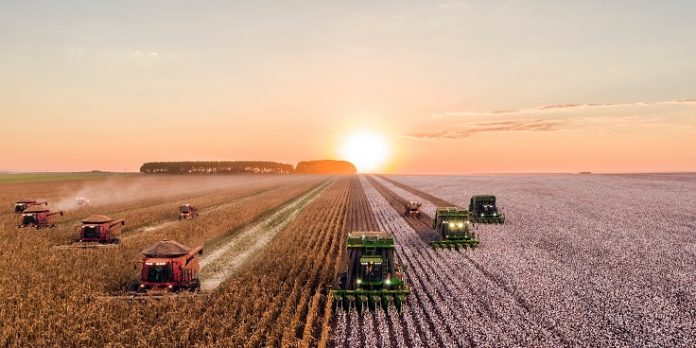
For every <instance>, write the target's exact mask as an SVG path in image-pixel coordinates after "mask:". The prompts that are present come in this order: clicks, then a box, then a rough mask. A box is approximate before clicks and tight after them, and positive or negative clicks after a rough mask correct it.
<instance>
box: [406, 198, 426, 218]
mask: <svg viewBox="0 0 696 348" xmlns="http://www.w3.org/2000/svg"><path fill="white" fill-rule="evenodd" d="M422 205H423V204H422V203H421V202H416V201H410V202H406V204H404V208H406V211H405V212H404V215H405V216H406V217H417V218H420V216H421V212H420V207H421V206H422Z"/></svg>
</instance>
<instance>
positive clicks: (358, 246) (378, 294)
mask: <svg viewBox="0 0 696 348" xmlns="http://www.w3.org/2000/svg"><path fill="white" fill-rule="evenodd" d="M347 249H348V250H347V256H346V260H347V271H346V272H344V273H342V274H341V275H340V276H339V278H338V279H337V280H336V282H335V284H334V287H333V289H332V290H331V292H332V293H333V295H334V303H335V308H336V309H337V310H339V309H346V310H350V309H351V308H355V309H357V310H358V311H359V312H362V311H366V310H376V309H377V308H380V307H381V308H383V309H385V310H386V309H388V308H389V307H390V306H392V305H393V306H395V307H396V308H397V309H401V307H402V305H403V302H404V301H405V299H406V296H407V295H408V294H409V293H410V292H411V291H410V289H409V287H408V285H406V283H405V282H404V279H403V276H402V274H401V270H400V268H399V266H398V264H397V263H396V259H395V257H394V251H395V249H394V237H393V236H392V235H391V234H390V233H387V232H351V233H349V234H348V241H347Z"/></svg>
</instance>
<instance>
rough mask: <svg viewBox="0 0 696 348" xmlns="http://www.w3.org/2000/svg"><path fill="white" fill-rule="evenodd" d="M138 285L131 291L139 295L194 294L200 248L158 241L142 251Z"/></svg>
mask: <svg viewBox="0 0 696 348" xmlns="http://www.w3.org/2000/svg"><path fill="white" fill-rule="evenodd" d="M142 254H143V259H142V261H141V262H140V263H141V268H140V281H139V282H137V283H134V284H133V285H131V289H130V290H131V291H133V293H134V294H140V295H154V296H156V295H164V294H167V293H171V292H179V291H192V292H195V291H198V290H199V289H200V281H199V280H198V272H199V271H200V268H201V267H200V264H199V257H198V256H199V255H202V254H203V246H202V245H201V246H197V247H195V248H189V247H187V246H185V245H182V244H179V243H177V242H175V241H173V240H162V241H159V242H157V243H155V244H153V245H151V246H150V247H149V248H147V249H145V250H143V251H142Z"/></svg>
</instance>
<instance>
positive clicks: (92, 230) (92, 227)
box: [78, 215, 126, 244]
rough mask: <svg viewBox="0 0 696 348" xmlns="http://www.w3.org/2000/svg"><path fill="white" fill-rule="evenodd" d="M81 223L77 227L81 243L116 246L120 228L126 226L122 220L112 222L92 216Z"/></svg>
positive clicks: (99, 216) (101, 217)
mask: <svg viewBox="0 0 696 348" xmlns="http://www.w3.org/2000/svg"><path fill="white" fill-rule="evenodd" d="M81 222H82V226H79V227H78V229H79V232H80V240H79V241H80V242H81V243H100V244H117V243H118V242H119V240H118V238H117V237H118V235H119V234H121V226H125V225H126V220H124V219H119V220H116V221H114V219H112V218H110V217H108V216H104V215H92V216H90V217H88V218H86V219H84V220H82V221H81Z"/></svg>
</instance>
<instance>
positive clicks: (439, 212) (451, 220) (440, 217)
mask: <svg viewBox="0 0 696 348" xmlns="http://www.w3.org/2000/svg"><path fill="white" fill-rule="evenodd" d="M433 229H434V230H435V232H436V233H437V234H438V235H440V238H441V239H440V240H438V241H431V242H430V246H432V247H433V248H436V249H437V248H448V249H452V248H454V249H457V250H459V248H464V249H466V248H475V247H477V246H478V244H479V240H478V238H476V235H475V234H474V233H473V232H472V231H471V222H470V221H469V212H467V211H466V210H464V209H459V208H455V207H446V208H437V209H435V218H433Z"/></svg>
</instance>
